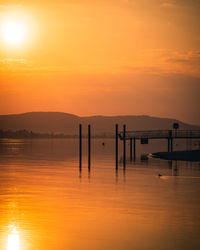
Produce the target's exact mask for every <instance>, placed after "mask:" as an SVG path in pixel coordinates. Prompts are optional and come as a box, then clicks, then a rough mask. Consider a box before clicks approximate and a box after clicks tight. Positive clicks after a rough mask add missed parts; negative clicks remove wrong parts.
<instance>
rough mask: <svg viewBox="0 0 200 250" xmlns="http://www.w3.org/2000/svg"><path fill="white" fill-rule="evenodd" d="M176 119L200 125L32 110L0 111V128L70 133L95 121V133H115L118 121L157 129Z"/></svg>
mask: <svg viewBox="0 0 200 250" xmlns="http://www.w3.org/2000/svg"><path fill="white" fill-rule="evenodd" d="M174 122H178V123H179V125H180V129H199V128H200V127H198V126H194V125H189V124H186V123H183V122H181V121H178V120H175V119H169V118H159V117H151V116H134V115H132V116H88V117H80V116H76V115H73V114H67V113H61V112H31V113H24V114H15V115H0V129H2V130H12V131H17V130H23V129H26V130H28V131H33V132H36V133H64V134H67V135H75V134H78V126H79V124H80V123H82V124H83V129H84V130H83V132H84V133H86V131H87V125H88V124H91V127H92V131H93V134H95V135H111V134H113V133H114V127H115V124H116V123H118V124H119V128H120V129H121V128H122V126H123V124H126V125H127V130H154V129H172V125H173V123H174Z"/></svg>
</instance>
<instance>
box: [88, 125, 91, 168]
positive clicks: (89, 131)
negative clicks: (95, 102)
mask: <svg viewBox="0 0 200 250" xmlns="http://www.w3.org/2000/svg"><path fill="white" fill-rule="evenodd" d="M90 164H91V127H90V125H88V169H89V170H90Z"/></svg>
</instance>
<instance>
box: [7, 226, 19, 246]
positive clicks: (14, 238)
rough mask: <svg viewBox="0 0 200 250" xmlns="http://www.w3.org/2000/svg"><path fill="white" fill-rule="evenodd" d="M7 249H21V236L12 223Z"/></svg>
mask: <svg viewBox="0 0 200 250" xmlns="http://www.w3.org/2000/svg"><path fill="white" fill-rule="evenodd" d="M7 250H20V238H19V232H18V231H17V229H16V228H15V227H14V226H13V225H11V226H10V233H9V234H8V243H7Z"/></svg>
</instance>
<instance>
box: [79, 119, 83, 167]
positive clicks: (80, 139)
mask: <svg viewBox="0 0 200 250" xmlns="http://www.w3.org/2000/svg"><path fill="white" fill-rule="evenodd" d="M81 167H82V124H79V168H80V169H81Z"/></svg>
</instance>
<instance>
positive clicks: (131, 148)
mask: <svg viewBox="0 0 200 250" xmlns="http://www.w3.org/2000/svg"><path fill="white" fill-rule="evenodd" d="M132 159H133V140H132V138H131V139H130V161H132Z"/></svg>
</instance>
